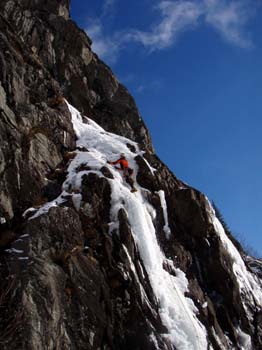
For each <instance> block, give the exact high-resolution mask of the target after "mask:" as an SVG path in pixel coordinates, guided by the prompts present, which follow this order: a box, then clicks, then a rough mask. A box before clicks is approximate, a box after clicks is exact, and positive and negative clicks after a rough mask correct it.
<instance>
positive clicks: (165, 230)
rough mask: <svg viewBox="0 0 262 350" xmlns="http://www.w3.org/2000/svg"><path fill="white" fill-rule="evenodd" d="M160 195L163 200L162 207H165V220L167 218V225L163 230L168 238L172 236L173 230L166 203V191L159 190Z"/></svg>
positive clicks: (161, 200)
mask: <svg viewBox="0 0 262 350" xmlns="http://www.w3.org/2000/svg"><path fill="white" fill-rule="evenodd" d="M158 195H159V198H160V202H161V207H162V209H163V214H164V220H165V226H164V227H163V230H164V232H165V234H166V238H167V239H168V238H170V234H171V230H170V227H169V224H168V214H167V205H166V197H165V192H164V191H163V190H160V191H158Z"/></svg>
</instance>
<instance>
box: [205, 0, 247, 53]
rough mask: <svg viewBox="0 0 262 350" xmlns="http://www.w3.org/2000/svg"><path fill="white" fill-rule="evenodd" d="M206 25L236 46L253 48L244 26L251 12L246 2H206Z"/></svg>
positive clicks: (212, 0)
mask: <svg viewBox="0 0 262 350" xmlns="http://www.w3.org/2000/svg"><path fill="white" fill-rule="evenodd" d="M205 3H206V18H205V20H206V23H208V24H210V25H211V26H212V27H213V28H215V29H216V30H217V31H218V32H219V34H220V35H222V37H223V38H224V39H225V40H226V41H228V42H229V43H232V44H234V45H236V46H239V47H242V48H250V47H252V46H253V44H252V41H251V39H250V38H249V35H248V33H247V32H245V25H246V24H247V22H248V20H249V18H250V15H251V11H250V8H249V7H248V6H247V2H246V1H231V2H226V1H223V0H220V1H218V0H206V1H205Z"/></svg>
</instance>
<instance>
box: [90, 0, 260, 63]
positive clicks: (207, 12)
mask: <svg viewBox="0 0 262 350" xmlns="http://www.w3.org/2000/svg"><path fill="white" fill-rule="evenodd" d="M115 1H116V0H106V1H105V3H104V7H103V16H104V14H105V13H106V12H107V11H109V10H110V8H112V7H114V5H115ZM254 3H256V0H255V1H254V2H253V3H252V4H251V2H250V0H173V1H172V0H160V1H159V3H158V5H157V6H155V10H156V11H158V12H159V17H160V20H159V21H158V23H157V24H155V25H154V26H152V28H151V29H150V30H148V31H141V30H138V29H133V28H132V29H126V30H125V31H122V32H115V33H113V35H110V36H108V35H105V34H104V28H103V26H102V20H101V18H100V19H98V20H96V21H93V22H91V24H90V25H89V27H88V28H87V34H88V35H89V36H90V37H91V38H92V40H93V49H94V51H95V52H96V53H97V54H98V55H99V56H101V57H102V58H103V59H105V60H107V61H108V62H109V63H114V62H115V61H116V60H117V57H118V54H119V52H120V51H121V50H123V49H124V48H125V47H126V46H127V45H129V44H130V43H139V44H141V45H143V46H144V47H145V48H146V49H148V50H149V51H150V52H153V51H156V50H161V49H164V48H167V47H170V46H172V45H173V44H174V43H175V42H176V40H177V38H178V37H179V36H180V35H181V34H182V33H183V32H185V31H186V30H190V29H191V30H192V29H195V28H197V26H199V25H200V24H203V23H205V24H207V25H209V26H210V27H212V28H214V29H215V30H216V31H217V32H218V33H219V34H220V35H221V37H222V38H223V39H224V40H225V41H227V42H228V43H230V44H233V45H235V46H238V47H241V48H250V47H252V41H251V40H250V38H249V36H248V33H247V32H246V24H247V22H248V21H249V19H250V14H251V12H250V7H251V5H253V7H254Z"/></svg>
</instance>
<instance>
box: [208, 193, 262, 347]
mask: <svg viewBox="0 0 262 350" xmlns="http://www.w3.org/2000/svg"><path fill="white" fill-rule="evenodd" d="M207 203H208V204H209V216H210V219H211V221H212V223H213V225H214V228H215V230H216V233H217V235H218V236H219V238H220V240H221V242H222V244H223V245H224V247H225V249H226V251H227V252H228V254H229V255H230V257H231V259H232V261H233V272H234V274H235V276H236V280H237V282H238V285H239V289H240V294H241V297H242V301H243V305H244V306H245V309H246V312H247V316H248V317H249V319H250V320H251V321H252V314H251V313H250V305H249V303H248V302H252V301H254V304H255V305H257V306H258V307H259V308H261V307H262V289H261V287H260V283H259V280H258V279H257V278H256V277H255V275H253V274H252V273H250V272H249V271H248V270H247V267H246V265H245V263H244V261H243V259H242V257H241V255H240V253H239V251H238V250H237V248H236V247H235V246H234V244H233V243H232V241H231V240H230V239H229V238H228V236H227V235H226V233H225V230H224V228H223V226H222V224H221V223H220V221H219V220H218V218H217V217H216V215H215V210H214V209H213V208H212V206H211V204H210V202H209V201H208V199H207ZM238 332H239V334H240V332H241V330H240V329H239V331H238ZM242 334H244V333H243V332H242ZM241 339H246V340H245V344H247V343H248V340H247V337H245V336H242V338H241ZM245 346H247V345H245ZM242 349H248V347H244V346H243V347H242Z"/></svg>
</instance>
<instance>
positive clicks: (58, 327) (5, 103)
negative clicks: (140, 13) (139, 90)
mask: <svg viewBox="0 0 262 350" xmlns="http://www.w3.org/2000/svg"><path fill="white" fill-rule="evenodd" d="M0 48H1V50H0V66H1V69H0V276H1V281H2V283H1V285H0V345H1V349H8V350H9V349H13V350H23V349H27V350H30V349H32V350H36V349H37V350H38V349H68V350H69V349H70V350H73V349H112V350H118V349H119V350H121V349H125V350H126V349H130V350H131V349H132V350H145V349H148V350H151V349H163V350H164V349H170V350H172V349H175V348H174V346H173V345H172V344H170V343H169V341H168V339H167V338H166V337H163V334H166V333H167V332H168V331H167V329H166V327H165V325H163V323H162V321H161V317H160V313H159V307H160V306H159V301H158V300H157V299H156V296H155V295H154V292H153V289H152V286H151V284H150V279H149V276H148V273H147V271H146V269H145V267H144V264H143V260H142V258H141V254H140V252H139V250H138V248H137V244H136V242H135V240H134V238H133V234H132V230H133V228H132V225H131V223H130V220H129V217H128V213H127V212H126V211H125V209H124V208H120V209H119V211H118V213H117V217H118V222H119V227H118V228H115V229H114V230H112V231H110V229H109V226H110V215H111V212H110V210H111V200H112V193H111V187H110V181H114V175H113V174H112V173H111V171H110V170H109V168H108V167H107V166H103V167H102V168H101V169H100V173H101V176H100V175H98V174H97V173H95V172H92V170H91V168H90V167H89V165H88V164H80V165H79V167H78V169H77V172H81V171H86V172H88V173H87V174H85V175H84V176H83V177H82V181H81V186H80V189H78V190H77V189H75V188H73V186H71V187H70V188H69V192H68V194H67V195H66V196H64V198H63V202H61V203H60V204H57V203H56V204H55V205H54V207H52V208H50V209H49V211H46V212H45V213H43V215H41V216H38V217H35V218H34V216H33V215H34V214H35V213H36V211H37V209H38V208H40V207H41V206H42V205H43V204H45V203H47V202H50V201H53V200H55V199H56V198H57V197H58V196H59V195H60V193H61V192H62V190H63V183H64V181H65V179H66V176H67V173H68V172H67V170H68V166H69V165H70V164H71V162H72V159H74V157H75V156H76V152H78V151H81V152H88V149H87V148H83V147H82V148H81V147H78V149H76V140H75V138H76V137H75V133H74V130H73V126H72V123H71V115H70V113H69V111H68V108H67V105H66V103H65V101H64V99H63V97H65V98H66V99H67V100H68V101H69V102H70V103H71V104H72V105H74V106H75V107H77V108H78V109H79V110H80V111H81V112H83V114H85V115H87V116H89V117H91V118H92V119H94V120H95V121H96V122H98V123H99V124H100V125H101V126H102V127H103V128H105V129H106V130H107V131H110V132H114V133H116V134H120V135H122V136H125V137H128V138H129V139H131V140H134V141H136V142H138V144H139V146H140V148H141V149H143V150H144V151H145V153H144V156H143V157H142V156H137V157H136V159H135V161H136V164H137V166H138V173H137V178H136V180H137V183H138V185H140V186H141V191H142V193H143V195H144V197H145V198H146V200H147V202H148V203H150V205H151V206H152V207H153V208H154V210H155V216H154V219H153V224H154V228H155V231H156V235H157V239H158V243H159V245H160V247H161V249H162V251H163V252H164V254H165V256H166V257H167V258H168V261H169V263H168V264H166V266H164V269H165V270H166V271H168V273H169V274H170V275H172V276H175V275H176V268H179V269H180V270H182V271H183V272H184V273H185V275H186V277H187V279H188V282H189V286H188V291H187V293H188V296H189V297H190V298H191V299H192V300H193V301H194V304H195V306H196V307H197V309H198V318H199V320H200V321H201V323H202V324H203V325H204V326H205V328H206V331H207V336H208V344H209V345H210V348H211V346H212V348H213V349H218V350H219V349H223V346H224V349H243V347H241V346H242V345H241V339H240V338H241V337H240V335H239V332H237V331H236V329H237V328H240V329H241V330H242V332H244V333H245V334H247V335H249V336H250V339H251V341H250V342H251V346H252V348H253V349H255V350H258V349H261V348H262V329H261V319H262V315H261V310H262V305H259V304H258V303H257V302H256V301H255V300H253V299H252V296H251V295H244V293H243V291H242V290H241V289H240V287H239V281H238V279H237V276H236V274H235V272H234V264H235V261H234V257H232V256H231V255H230V254H229V251H228V250H227V249H226V247H225V245H224V244H223V243H222V240H221V238H220V237H219V236H218V234H217V229H216V227H215V224H214V222H213V221H212V220H211V216H212V215H211V214H210V205H209V203H208V201H207V199H206V197H205V196H204V195H203V194H201V193H200V192H198V191H197V190H195V189H192V188H190V187H189V186H187V185H185V184H184V183H183V182H182V181H180V180H178V179H177V178H176V177H175V176H174V175H173V174H172V173H171V171H170V170H169V169H168V168H167V167H166V166H165V165H164V164H163V163H162V162H161V160H160V159H159V158H158V157H157V155H155V154H154V152H153V147H152V145H151V142H150V137H149V133H148V131H147V129H146V127H145V125H144V123H143V121H142V119H141V117H140V115H139V112H138V110H137V107H136V105H135V102H134V100H133V98H132V97H131V96H130V95H129V93H128V91H127V90H126V89H125V87H123V86H122V85H121V84H120V83H119V82H118V81H117V79H116V78H115V77H114V75H113V73H112V72H111V70H110V68H109V67H107V66H106V65H105V64H104V63H103V62H101V61H100V60H99V58H98V57H97V56H96V55H95V54H94V53H93V52H92V51H91V40H90V39H89V38H88V37H87V36H86V34H85V33H84V32H83V31H81V30H80V29H79V28H78V27H77V26H76V24H75V23H74V22H73V21H71V19H70V16H69V1H68V0H62V1H56V0H48V1H43V0H19V1H12V0H2V1H1V3H0ZM129 148H130V149H131V150H132V148H134V146H133V145H131V144H130V145H129ZM73 151H74V152H73ZM161 193H162V195H163V196H164V199H165V202H166V206H167V212H166V215H167V218H166V217H165V213H164V209H163V205H162V202H161ZM77 194H79V195H81V198H82V202H81V203H80V206H79V208H78V207H77V205H76V203H75V202H74V195H77ZM162 200H163V198H162ZM30 207H34V209H32V210H31V211H30V210H29V211H27V213H26V214H25V215H24V216H22V214H23V213H24V211H25V210H27V209H28V208H30ZM166 220H168V223H169V228H170V233H169V235H168V234H167V231H166V227H165V225H166ZM7 248H8V250H7V251H6V249H7ZM241 254H242V255H243V253H242V252H241ZM245 260H246V262H247V264H248V265H249V266H250V269H253V271H254V278H255V280H256V281H257V283H258V284H260V286H261V275H262V274H261V261H259V260H253V259H252V258H248V257H245ZM250 271H251V270H250ZM203 305H205V307H204V306H203ZM199 350H200V349H199ZM201 350H202V349H201Z"/></svg>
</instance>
